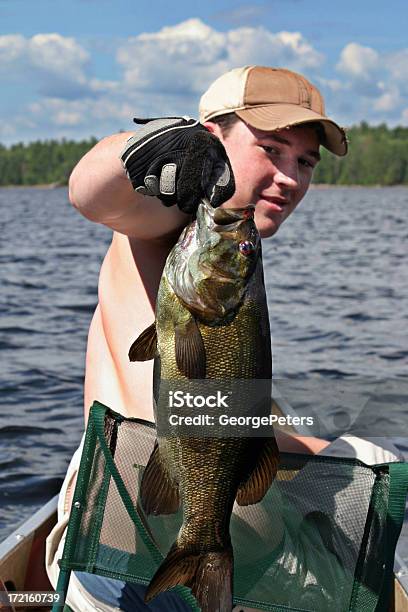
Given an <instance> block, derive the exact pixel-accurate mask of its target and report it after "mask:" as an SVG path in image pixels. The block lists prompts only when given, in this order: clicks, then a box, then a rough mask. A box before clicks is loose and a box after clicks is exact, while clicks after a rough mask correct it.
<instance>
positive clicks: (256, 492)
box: [236, 437, 279, 506]
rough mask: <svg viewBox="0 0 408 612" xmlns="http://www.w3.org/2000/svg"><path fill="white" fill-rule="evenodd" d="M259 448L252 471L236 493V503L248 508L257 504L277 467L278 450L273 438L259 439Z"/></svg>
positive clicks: (273, 476)
mask: <svg viewBox="0 0 408 612" xmlns="http://www.w3.org/2000/svg"><path fill="white" fill-rule="evenodd" d="M259 442H260V443H261V448H260V451H259V455H258V460H257V462H256V465H255V468H254V470H253V471H252V472H251V474H250V475H249V477H248V479H247V480H246V481H245V482H243V483H242V484H241V485H240V487H239V489H238V493H237V497H236V500H237V503H238V504H239V505H240V506H248V505H249V504H256V503H257V502H259V501H260V500H261V499H262V498H263V496H264V495H265V493H266V492H267V490H268V489H269V487H270V486H271V484H272V481H273V479H274V478H275V476H276V472H277V470H278V465H279V449H278V445H277V444H276V440H275V438H274V437H271V438H262V439H261V438H259Z"/></svg>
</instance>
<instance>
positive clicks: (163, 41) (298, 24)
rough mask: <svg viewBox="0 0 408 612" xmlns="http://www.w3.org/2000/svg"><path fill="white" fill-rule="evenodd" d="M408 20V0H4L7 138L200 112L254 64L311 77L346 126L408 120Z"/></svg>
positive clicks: (0, 17)
mask: <svg viewBox="0 0 408 612" xmlns="http://www.w3.org/2000/svg"><path fill="white" fill-rule="evenodd" d="M336 7H341V8H336ZM407 16H408V3H407V2H406V0H397V1H392V0H391V1H390V2H388V3H384V2H380V1H377V0H373V1H371V2H369V1H367V0H354V2H352V1H350V0H343V1H342V2H341V3H334V2H328V1H327V0H325V1H321V0H314V1H313V2H310V0H309V1H308V0H269V1H267V2H252V3H245V2H242V3H240V2H239V1H236V2H233V1H232V0H231V1H230V0H217V1H215V0H210V1H207V2H197V1H195V0H190V1H189V2H186V1H185V0H182V1H180V2H173V3H171V2H168V1H166V2H165V1H163V0H160V1H154V0H151V1H150V2H148V1H147V0H132V1H131V0H116V1H115V2H113V1H109V0H64V1H61V0H0V78H1V83H2V94H3V95H2V96H0V143H3V144H11V143H13V142H17V141H26V142H27V141H31V140H35V139H48V138H62V137H66V138H74V139H79V138H87V137H89V136H91V135H94V136H96V137H98V138H100V137H102V136H104V135H107V134H109V133H113V132H116V131H118V130H120V129H126V130H127V129H132V117H133V116H135V115H136V116H137V115H139V116H157V115H168V114H190V115H191V116H195V115H196V114H197V110H196V109H197V105H198V100H199V98H200V95H201V93H202V92H203V91H204V90H205V88H206V87H207V86H208V85H209V83H210V82H211V81H212V80H214V79H215V78H216V77H217V76H219V74H221V73H222V72H224V71H226V70H228V69H230V68H233V67H236V66H242V65H246V64H253V63H259V64H263V65H272V66H283V67H286V68H290V69H292V70H296V71H299V72H301V73H303V74H304V75H305V76H307V77H308V78H309V79H310V80H311V81H313V82H314V83H315V84H316V85H317V86H318V87H319V88H320V89H321V91H322V93H323V94H324V96H325V98H326V107H327V112H328V114H329V115H330V116H332V117H333V118H334V119H336V120H337V121H338V122H339V123H341V124H342V125H344V126H350V125H352V124H355V123H358V122H360V121H362V120H366V121H368V122H369V123H371V124H378V123H380V122H386V123H387V124H389V125H391V126H392V125H397V124H401V125H408V39H407V35H406V31H407V22H408V20H407Z"/></svg>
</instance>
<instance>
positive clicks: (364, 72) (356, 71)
mask: <svg viewBox="0 0 408 612" xmlns="http://www.w3.org/2000/svg"><path fill="white" fill-rule="evenodd" d="M378 64H379V55H378V53H377V52H376V51H375V50H374V49H371V48H370V47H362V46H361V45H359V44H357V43H350V44H348V45H347V46H346V47H344V49H343V50H342V52H341V55H340V61H339V63H338V64H337V70H339V71H340V72H343V73H344V74H346V75H347V76H349V77H353V78H364V79H365V78H367V76H369V75H370V74H372V73H373V72H374V73H375V72H376V71H377V69H378Z"/></svg>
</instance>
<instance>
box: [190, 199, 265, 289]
mask: <svg viewBox="0 0 408 612" xmlns="http://www.w3.org/2000/svg"><path fill="white" fill-rule="evenodd" d="M254 211H255V207H254V206H252V205H249V206H247V207H245V208H213V207H212V206H211V205H210V203H209V202H208V201H207V200H204V201H203V202H202V204H201V205H200V207H199V209H198V211H197V221H196V224H197V225H196V229H195V232H196V244H197V251H196V252H197V260H196V265H197V272H198V273H201V274H203V275H204V276H206V275H207V274H206V273H208V274H209V275H210V276H211V277H212V280H213V281H214V282H216V281H217V279H218V280H220V281H221V283H222V281H223V280H224V281H225V282H227V281H228V280H229V281H231V282H235V283H240V282H245V281H246V280H247V279H248V278H249V277H250V276H251V274H252V272H253V270H254V267H255V265H256V262H257V260H258V259H259V257H260V249H261V243H260V237H259V233H258V230H257V228H256V225H255V221H254Z"/></svg>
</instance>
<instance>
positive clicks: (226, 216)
mask: <svg viewBox="0 0 408 612" xmlns="http://www.w3.org/2000/svg"><path fill="white" fill-rule="evenodd" d="M202 205H203V206H204V208H205V210H206V213H207V214H208V215H209V216H210V217H211V219H212V220H213V222H214V224H215V225H231V224H233V223H238V222H239V221H247V220H248V219H253V218H254V213H255V206H254V205H253V204H248V206H244V207H241V208H221V207H220V208H213V207H212V206H211V204H210V202H209V200H207V199H203V200H202Z"/></svg>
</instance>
